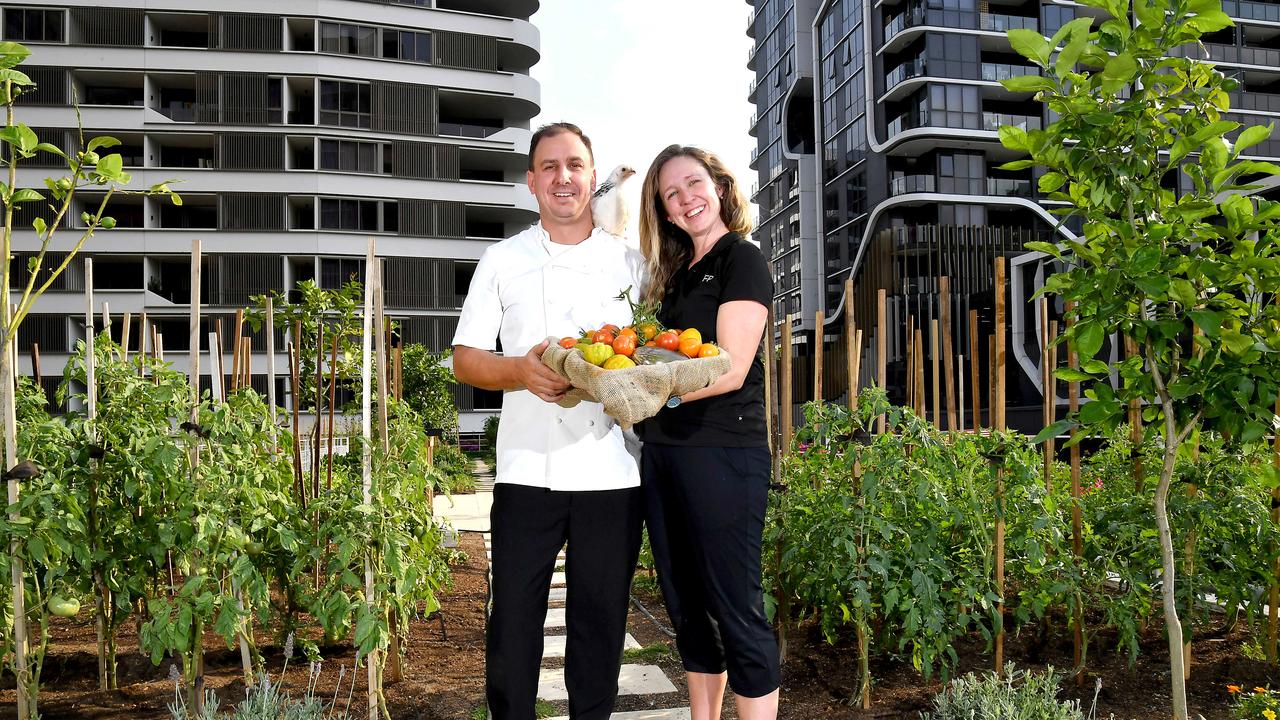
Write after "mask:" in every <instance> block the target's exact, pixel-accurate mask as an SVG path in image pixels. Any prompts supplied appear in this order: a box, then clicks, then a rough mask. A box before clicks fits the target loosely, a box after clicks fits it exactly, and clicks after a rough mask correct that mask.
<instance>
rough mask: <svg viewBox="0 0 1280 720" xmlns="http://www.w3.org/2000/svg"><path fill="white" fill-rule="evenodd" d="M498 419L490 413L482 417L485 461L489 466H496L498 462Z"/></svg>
mask: <svg viewBox="0 0 1280 720" xmlns="http://www.w3.org/2000/svg"><path fill="white" fill-rule="evenodd" d="M498 421H499V418H498V416H497V415H490V416H489V417H487V418H485V419H484V453H485V461H486V462H488V463H489V465H490V466H491V467H496V466H497V464H498Z"/></svg>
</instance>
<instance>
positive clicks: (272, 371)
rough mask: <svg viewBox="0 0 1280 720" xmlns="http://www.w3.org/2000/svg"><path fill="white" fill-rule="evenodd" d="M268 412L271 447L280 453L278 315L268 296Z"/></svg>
mask: <svg viewBox="0 0 1280 720" xmlns="http://www.w3.org/2000/svg"><path fill="white" fill-rule="evenodd" d="M265 332H266V334H267V410H268V412H270V413H271V447H273V448H275V450H276V452H277V453H278V452H280V442H279V440H278V439H277V437H276V313H275V308H274V302H273V301H272V299H271V296H270V295H268V296H267V327H266V331H265Z"/></svg>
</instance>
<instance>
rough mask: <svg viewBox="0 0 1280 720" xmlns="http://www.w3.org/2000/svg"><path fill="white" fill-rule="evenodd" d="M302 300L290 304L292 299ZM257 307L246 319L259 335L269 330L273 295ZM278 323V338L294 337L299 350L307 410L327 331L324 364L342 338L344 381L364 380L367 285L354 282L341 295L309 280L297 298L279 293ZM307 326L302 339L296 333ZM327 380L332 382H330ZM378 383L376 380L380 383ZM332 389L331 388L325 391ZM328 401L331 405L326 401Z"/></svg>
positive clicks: (256, 301)
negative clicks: (318, 343)
mask: <svg viewBox="0 0 1280 720" xmlns="http://www.w3.org/2000/svg"><path fill="white" fill-rule="evenodd" d="M290 297H293V298H296V301H295V302H290V301H289V298H290ZM251 300H252V302H253V306H252V307H250V308H248V310H246V311H245V315H244V319H245V320H246V321H247V322H248V323H249V327H250V328H252V329H253V331H254V332H258V331H259V330H260V329H261V328H262V327H264V326H265V325H266V312H267V296H266V295H255V296H254V297H253V298H251ZM271 303H272V312H273V314H274V316H275V317H274V318H273V319H272V322H273V323H274V325H275V330H276V332H278V333H281V332H286V331H287V332H289V333H290V335H291V336H292V339H293V343H294V348H295V351H296V352H298V361H299V363H298V364H299V373H298V384H299V387H300V388H301V390H300V393H299V394H300V395H301V396H302V398H303V405H304V406H305V407H309V406H310V405H312V404H314V402H315V400H314V398H315V396H316V351H317V349H316V338H317V337H318V333H319V332H320V330H321V328H323V330H324V337H323V338H322V341H323V342H324V347H323V348H321V350H322V351H323V354H324V364H325V365H328V363H329V359H330V357H331V356H332V352H333V349H332V348H333V346H332V342H333V339H334V338H337V339H338V365H337V368H336V373H335V374H336V377H337V378H338V380H340V381H341V380H351V379H355V378H359V377H360V353H361V347H360V338H361V334H362V332H363V331H362V327H361V320H360V313H361V308H362V306H363V303H364V290H363V285H362V284H361V283H360V282H357V281H356V280H354V279H351V280H348V282H347V284H345V285H343V286H342V288H340V289H337V290H325V289H324V288H321V287H320V286H319V285H317V284H316V283H315V281H314V280H303V281H302V282H300V283H298V285H297V287H296V288H295V289H294V291H293V292H292V293H289V294H288V295H286V294H285V293H274V294H273V295H272V298H271ZM295 327H301V334H295V333H294V328H295ZM326 381H327V380H326ZM375 382H376V380H375ZM327 389H328V388H327V387H325V390H327ZM325 402H328V399H327V397H326V399H325Z"/></svg>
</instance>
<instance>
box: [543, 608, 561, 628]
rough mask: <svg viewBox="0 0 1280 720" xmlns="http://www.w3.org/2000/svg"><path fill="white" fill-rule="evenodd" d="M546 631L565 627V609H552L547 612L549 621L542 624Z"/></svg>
mask: <svg viewBox="0 0 1280 720" xmlns="http://www.w3.org/2000/svg"><path fill="white" fill-rule="evenodd" d="M542 627H543V629H544V630H546V629H550V628H562V627H564V608H551V609H550V610H547V620H546V622H544V623H542Z"/></svg>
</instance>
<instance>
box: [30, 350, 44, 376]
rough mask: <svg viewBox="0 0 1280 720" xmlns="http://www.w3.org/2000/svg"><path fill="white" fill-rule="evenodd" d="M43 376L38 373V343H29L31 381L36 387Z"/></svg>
mask: <svg viewBox="0 0 1280 720" xmlns="http://www.w3.org/2000/svg"><path fill="white" fill-rule="evenodd" d="M43 378H44V376H43V375H42V374H41V373H40V343H36V342H33V343H31V379H32V380H35V381H36V385H40V384H41V380H43Z"/></svg>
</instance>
